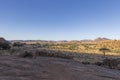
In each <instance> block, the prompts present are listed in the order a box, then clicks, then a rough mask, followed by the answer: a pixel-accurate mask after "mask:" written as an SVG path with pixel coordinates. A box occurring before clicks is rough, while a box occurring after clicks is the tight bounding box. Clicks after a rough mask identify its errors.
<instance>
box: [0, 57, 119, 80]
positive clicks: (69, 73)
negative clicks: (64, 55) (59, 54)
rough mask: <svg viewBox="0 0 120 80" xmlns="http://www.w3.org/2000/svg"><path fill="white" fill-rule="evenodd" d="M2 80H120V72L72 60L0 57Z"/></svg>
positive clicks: (0, 78) (0, 75)
mask: <svg viewBox="0 0 120 80" xmlns="http://www.w3.org/2000/svg"><path fill="white" fill-rule="evenodd" d="M0 80H120V71H119V70H114V69H107V68H103V67H100V66H96V65H84V64H81V63H80V62H76V61H74V60H71V59H61V58H52V57H37V58H36V59H31V58H20V57H16V56H0Z"/></svg>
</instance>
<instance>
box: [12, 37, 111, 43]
mask: <svg viewBox="0 0 120 80" xmlns="http://www.w3.org/2000/svg"><path fill="white" fill-rule="evenodd" d="M106 40H111V39H109V38H104V37H103V38H101V37H98V38H96V39H94V40H91V39H84V40H71V41H67V40H59V41H53V40H10V42H85V43H86V42H99V41H106Z"/></svg>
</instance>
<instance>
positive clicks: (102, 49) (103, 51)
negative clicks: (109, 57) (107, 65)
mask: <svg viewBox="0 0 120 80" xmlns="http://www.w3.org/2000/svg"><path fill="white" fill-rule="evenodd" d="M99 51H101V52H102V53H103V55H104V57H105V53H106V52H109V51H110V49H108V48H100V49H99Z"/></svg>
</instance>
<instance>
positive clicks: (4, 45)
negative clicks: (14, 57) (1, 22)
mask: <svg viewBox="0 0 120 80" xmlns="http://www.w3.org/2000/svg"><path fill="white" fill-rule="evenodd" d="M6 49H10V42H8V41H6V40H5V39H4V38H0V50H6Z"/></svg>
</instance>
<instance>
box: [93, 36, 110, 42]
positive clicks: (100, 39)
mask: <svg viewBox="0 0 120 80" xmlns="http://www.w3.org/2000/svg"><path fill="white" fill-rule="evenodd" d="M106 40H111V39H108V38H101V37H98V38H96V39H94V41H106Z"/></svg>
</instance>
